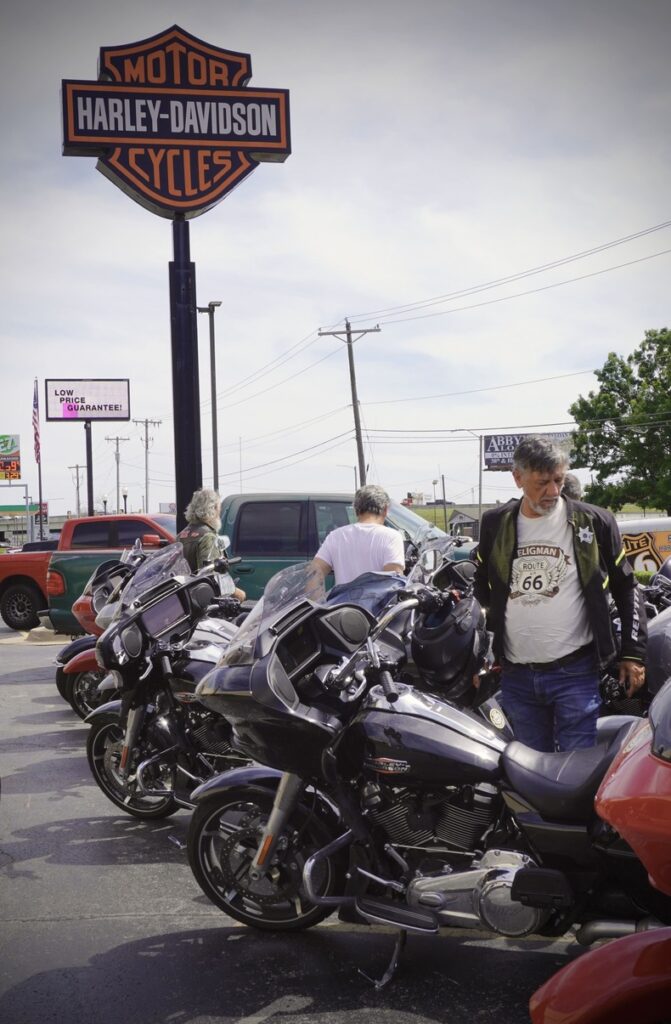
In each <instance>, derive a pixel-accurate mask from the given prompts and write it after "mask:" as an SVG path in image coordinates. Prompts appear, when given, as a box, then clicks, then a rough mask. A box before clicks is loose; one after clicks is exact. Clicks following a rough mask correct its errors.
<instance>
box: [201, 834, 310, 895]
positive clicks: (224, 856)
mask: <svg viewBox="0 0 671 1024" xmlns="http://www.w3.org/2000/svg"><path fill="white" fill-rule="evenodd" d="M245 841H249V847H245V849H244V851H243V853H242V855H240V851H239V850H238V851H237V853H238V857H237V863H236V859H235V857H234V856H233V855H234V853H235V851H236V847H238V846H239V845H240V844H244V843H245ZM258 841H259V832H258V829H256V828H248V829H241V830H240V831H239V832H234V833H233V835H231V836H229V837H228V838H227V839H222V840H221V847H220V856H219V864H220V870H221V874H222V877H223V880H224V883H225V885H226V887H227V888H232V889H235V890H236V892H238V893H239V894H240V895H241V896H246V897H248V898H249V899H250V900H252V901H253V902H254V903H258V904H260V905H261V906H271V905H272V904H274V903H285V902H286V901H287V900H291V899H293V897H294V896H295V895H296V893H297V892H298V890H299V888H300V883H301V872H300V870H299V867H298V864H296V863H284V864H282V865H281V867H280V866H279V865H274V866H273V868H271V871H270V872H269V873H267V874H265V875H264V876H263V878H261V879H252V878H250V877H249V867H250V866H251V863H252V861H253V859H254V854H255V853H256V850H257V848H258ZM245 857H247V858H248V862H247V865H246V869H245V871H244V875H241V874H240V869H241V864H244V858H245ZM280 875H282V876H283V877H287V876H288V878H287V884H286V885H281V883H280ZM264 882H266V883H267V884H268V885H269V886H272V887H273V892H269V893H261V892H258V890H256V889H255V888H254V886H255V885H259V884H263V883H264Z"/></svg>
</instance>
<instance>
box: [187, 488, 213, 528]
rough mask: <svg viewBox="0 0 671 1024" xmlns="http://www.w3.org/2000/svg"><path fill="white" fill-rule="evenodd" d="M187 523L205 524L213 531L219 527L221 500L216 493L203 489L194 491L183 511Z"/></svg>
mask: <svg viewBox="0 0 671 1024" xmlns="http://www.w3.org/2000/svg"><path fill="white" fill-rule="evenodd" d="M184 515H185V516H186V521H187V523H207V524H208V525H209V526H212V527H213V528H214V529H215V530H218V529H219V527H220V526H221V519H220V515H221V498H220V497H219V494H218V493H217V492H216V491H212V490H210V489H209V488H207V487H204V488H203V489H202V490H200V491H194V492H193V495H192V497H191V501H190V502H189V504H188V505H187V506H186V509H185V511H184Z"/></svg>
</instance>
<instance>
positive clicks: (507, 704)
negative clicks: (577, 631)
mask: <svg viewBox="0 0 671 1024" xmlns="http://www.w3.org/2000/svg"><path fill="white" fill-rule="evenodd" d="M501 697H502V703H503V707H504V710H505V712H506V714H507V715H508V717H509V718H510V720H511V723H512V727H513V732H514V733H515V739H516V740H520V742H521V743H525V744H526V745H527V746H528V747H533V748H534V749H535V750H545V751H553V750H576V749H577V748H578V747H592V746H594V744H595V743H596V720H597V718H598V717H599V707H600V705H601V698H600V696H599V675H598V672H597V668H596V664H595V661H594V657H593V656H592V655H591V654H588V655H586V657H584V658H580V659H579V660H578V661H573V662H571V663H570V664H569V665H561V666H559V667H555V668H553V667H552V666H550V667H549V668H548V669H547V670H544V671H538V670H537V669H532V668H528V667H526V666H524V665H515V664H513V663H512V662H510V661H505V660H504V661H503V672H502V675H501Z"/></svg>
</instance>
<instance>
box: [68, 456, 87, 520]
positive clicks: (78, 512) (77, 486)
mask: <svg viewBox="0 0 671 1024" xmlns="http://www.w3.org/2000/svg"><path fill="white" fill-rule="evenodd" d="M84 468H85V467H84V466H79V465H76V466H68V469H74V470H75V471H76V473H77V477H76V480H77V482H76V484H75V487H76V489H77V515H78V516H80V515H81V514H82V508H81V504H80V502H79V470H80V469H84Z"/></svg>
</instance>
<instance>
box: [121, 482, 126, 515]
mask: <svg viewBox="0 0 671 1024" xmlns="http://www.w3.org/2000/svg"><path fill="white" fill-rule="evenodd" d="M121 497H122V498H123V514H124V515H126V513H127V512H128V488H127V487H124V489H123V490H122V492H121Z"/></svg>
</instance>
